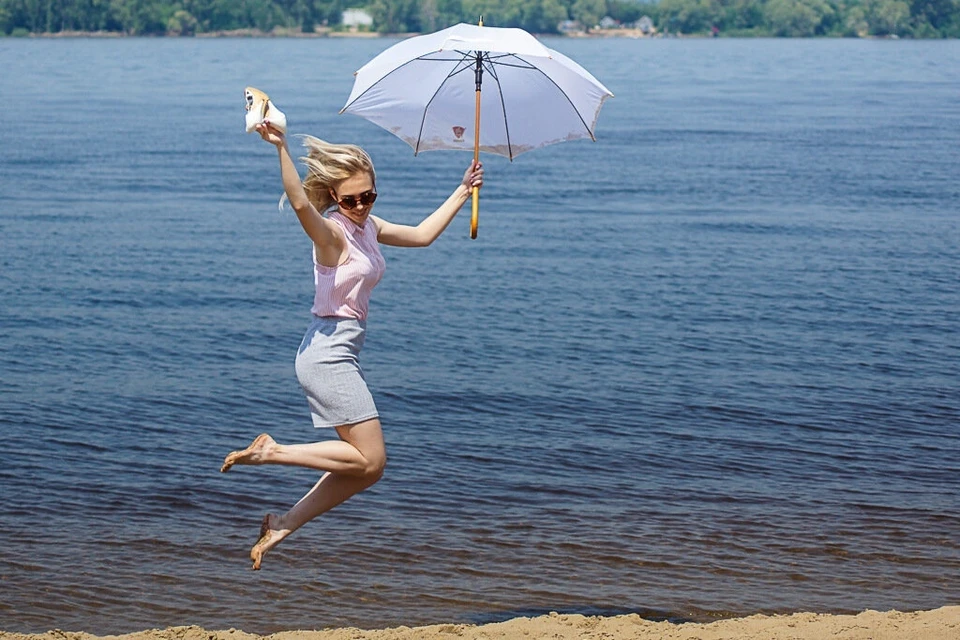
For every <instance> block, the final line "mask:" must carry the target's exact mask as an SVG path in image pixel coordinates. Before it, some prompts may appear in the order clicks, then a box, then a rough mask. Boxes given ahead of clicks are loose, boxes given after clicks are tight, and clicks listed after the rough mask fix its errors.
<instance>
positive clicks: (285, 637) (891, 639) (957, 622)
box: [0, 606, 960, 640]
mask: <svg viewBox="0 0 960 640" xmlns="http://www.w3.org/2000/svg"><path fill="white" fill-rule="evenodd" d="M958 637H960V606H948V607H941V608H940V609H934V610H932V611H916V612H900V611H885V612H879V611H864V612H862V613H859V614H857V615H830V614H820V613H795V614H793V615H775V616H767V615H755V616H749V617H746V618H735V619H729V620H720V621H717V622H710V623H706V624H700V623H673V622H654V621H651V620H646V619H644V618H641V617H640V616H638V615H636V614H630V615H621V616H610V617H603V616H583V615H579V614H559V613H550V614H549V615H544V616H539V617H536V618H514V619H512V620H507V621H506V622H496V623H491V624H484V625H470V624H438V625H431V626H426V627H395V628H393V629H380V630H362V629H356V628H342V629H326V630H321V631H283V632H280V633H275V634H272V635H270V636H257V635H254V634H250V633H245V632H243V631H238V630H236V629H229V630H226V631H208V630H206V629H204V628H202V627H196V626H184V627H171V628H168V629H151V630H149V631H140V632H137V633H129V634H125V635H122V636H94V635H91V634H89V633H82V632H64V631H60V630H54V631H49V632H47V633H43V634H19V633H9V632H3V631H0V640H64V639H68V640H108V639H109V640H264V639H269V640H450V639H452V638H457V639H462V640H481V639H484V640H493V639H494V638H504V639H513V638H523V639H524V640H547V639H548V638H549V639H551V640H600V639H601V638H603V639H605V640H661V639H665V638H676V639H681V638H682V639H687V638H696V639H697V640H735V639H736V640H742V639H745V638H754V639H757V640H761V639H762V640H788V639H789V640H823V639H824V638H831V639H832V640H908V639H909V640H956V638H958Z"/></svg>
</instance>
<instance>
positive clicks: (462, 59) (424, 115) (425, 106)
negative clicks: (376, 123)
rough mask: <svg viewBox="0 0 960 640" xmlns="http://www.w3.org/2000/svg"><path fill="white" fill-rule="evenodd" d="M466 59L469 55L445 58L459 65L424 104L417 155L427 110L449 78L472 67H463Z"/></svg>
mask: <svg viewBox="0 0 960 640" xmlns="http://www.w3.org/2000/svg"><path fill="white" fill-rule="evenodd" d="M458 53H459V52H458ZM466 59H467V57H466V56H463V57H461V58H460V59H456V58H450V59H448V60H444V61H445V62H456V63H457V65H456V66H455V67H454V68H453V69H452V70H451V71H450V72H449V73H448V74H447V77H446V78H444V79H443V82H441V83H440V84H438V85H437V90H436V91H434V92H433V95H432V96H430V99H429V100H427V104H426V105H424V107H423V116H422V117H421V118H420V130H419V131H418V132H417V146H416V147H414V149H413V155H417V154H418V153H420V140H422V139H423V126H424V124H426V122H427V111H429V110H430V105H431V104H433V100H434V98H436V97H437V94H438V93H440V89H442V88H443V85H444V84H446V82H447V80H449V79H450V78H452V77H453V76H455V75H457V74H458V73H462V72H463V71H464V70H466V69H469V68H470V65H464V66H462V67H461V64H462V63H463V62H464V61H465V60H466ZM457 67H460V68H457Z"/></svg>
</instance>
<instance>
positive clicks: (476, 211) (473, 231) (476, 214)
mask: <svg viewBox="0 0 960 640" xmlns="http://www.w3.org/2000/svg"><path fill="white" fill-rule="evenodd" d="M479 222H480V189H478V188H476V187H474V188H473V213H472V214H471V216H470V238H471V239H472V240H476V239H477V226H478V225H479Z"/></svg>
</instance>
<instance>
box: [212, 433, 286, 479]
mask: <svg viewBox="0 0 960 640" xmlns="http://www.w3.org/2000/svg"><path fill="white" fill-rule="evenodd" d="M275 444H276V441H275V440H274V439H273V438H271V437H270V436H269V435H267V434H266V433H261V434H260V435H258V436H257V437H256V438H255V439H254V440H253V442H251V443H250V446H249V447H247V448H246V449H244V450H243V451H233V452H231V453H229V454H227V457H226V458H224V460H223V466H222V467H220V473H226V472H227V471H229V470H230V467H232V466H233V465H235V464H262V463H263V459H262V456H263V454H264V452H265V451H266V449H267V448H268V447H272V446H273V445H275Z"/></svg>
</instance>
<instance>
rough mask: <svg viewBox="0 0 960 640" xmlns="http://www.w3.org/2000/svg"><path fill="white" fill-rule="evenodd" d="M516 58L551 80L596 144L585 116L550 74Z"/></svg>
mask: <svg viewBox="0 0 960 640" xmlns="http://www.w3.org/2000/svg"><path fill="white" fill-rule="evenodd" d="M514 57H516V58H517V59H518V60H520V61H522V62H526V63H527V64H528V65H530V67H529V68H531V69H533V70H535V71H537V72H539V73H540V75H542V76H543V77H544V78H546V79H547V80H549V81H550V83H551V84H552V85H553V86H555V87H556V88H557V91H559V92H560V95H562V96H563V97H564V98H566V99H567V102H569V103H570V106H571V107H572V108H573V112H574V113H575V114H577V117H578V118H580V122H581V123H582V124H583V128H584V129H586V130H587V133H588V134H590V139H591V140H593V141H594V142H596V141H597V138H596V137H595V136H594V135H593V131H591V130H590V126H589V125H588V124H587V121H586V120H584V119H583V116H582V115H580V110H579V109H577V105H575V104H573V100H571V99H570V96H568V95H567V92H566V91H564V90H563V89H561V88H560V85H558V84H557V83H556V81H554V79H553V78H551V77H550V74H548V73H545V72H544V71H543V70H542V69H540V67H538V66H537V65H535V64H533V63H532V62H528V61H526V60H524V59H523V58H520V57H519V56H514Z"/></svg>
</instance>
